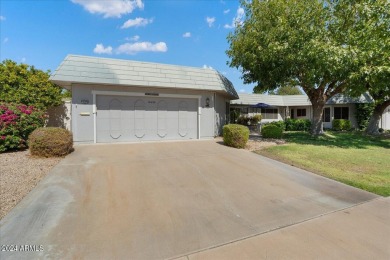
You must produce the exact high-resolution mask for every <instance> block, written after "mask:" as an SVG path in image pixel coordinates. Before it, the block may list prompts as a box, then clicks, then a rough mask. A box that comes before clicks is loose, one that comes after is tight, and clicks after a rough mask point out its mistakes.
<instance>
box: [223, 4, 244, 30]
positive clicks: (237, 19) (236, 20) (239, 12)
mask: <svg viewBox="0 0 390 260" xmlns="http://www.w3.org/2000/svg"><path fill="white" fill-rule="evenodd" d="M244 15H245V10H244V8H242V7H238V9H237V14H236V16H235V17H234V18H233V21H232V24H225V25H224V28H226V29H232V28H235V27H236V26H237V25H241V24H242V19H243V18H244Z"/></svg>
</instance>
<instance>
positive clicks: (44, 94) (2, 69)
mask: <svg viewBox="0 0 390 260" xmlns="http://www.w3.org/2000/svg"><path fill="white" fill-rule="evenodd" d="M61 93H62V88H61V87H59V86H57V85H55V84H53V83H52V82H50V81H49V73H48V72H44V71H42V70H39V69H36V68H35V67H34V66H29V65H27V64H17V63H16V62H14V61H12V60H4V61H2V62H1V63H0V102H7V103H17V104H25V105H29V106H34V107H37V108H39V109H43V110H46V109H47V108H48V107H51V106H57V105H60V104H61V98H62V94H61Z"/></svg>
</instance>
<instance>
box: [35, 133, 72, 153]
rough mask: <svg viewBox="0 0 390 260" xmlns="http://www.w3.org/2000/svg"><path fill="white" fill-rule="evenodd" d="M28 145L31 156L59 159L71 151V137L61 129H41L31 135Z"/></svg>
mask: <svg viewBox="0 0 390 260" xmlns="http://www.w3.org/2000/svg"><path fill="white" fill-rule="evenodd" d="M28 145H29V148H30V152H31V154H32V155H35V156H40V157H60V156H65V155H67V154H69V153H71V152H72V151H73V136H72V133H71V132H69V131H68V130H66V129H63V128H59V127H42V128H38V129H36V130H34V132H32V133H31V135H30V136H29V138H28Z"/></svg>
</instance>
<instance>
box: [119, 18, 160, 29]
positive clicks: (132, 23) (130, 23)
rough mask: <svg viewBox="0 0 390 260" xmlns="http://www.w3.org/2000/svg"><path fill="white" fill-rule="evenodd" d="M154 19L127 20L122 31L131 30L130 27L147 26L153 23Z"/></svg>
mask: <svg viewBox="0 0 390 260" xmlns="http://www.w3.org/2000/svg"><path fill="white" fill-rule="evenodd" d="M152 22H153V19H145V18H142V17H137V18H135V19H129V20H127V21H126V22H125V23H124V24H123V25H122V27H121V28H122V29H126V28H130V27H140V26H146V25H147V24H149V23H152Z"/></svg>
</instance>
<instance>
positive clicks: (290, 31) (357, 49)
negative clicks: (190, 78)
mask: <svg viewBox="0 0 390 260" xmlns="http://www.w3.org/2000/svg"><path fill="white" fill-rule="evenodd" d="M241 4H242V6H243V7H244V9H245V16H246V17H245V20H244V21H242V23H241V24H237V26H236V28H235V31H234V32H233V33H231V34H229V36H228V42H229V44H230V48H229V49H228V50H227V55H228V56H229V57H230V61H229V65H230V66H231V67H236V68H240V69H241V70H242V73H243V76H242V78H243V79H244V82H245V83H257V86H256V87H255V88H254V91H255V92H256V91H273V90H275V89H277V88H279V87H281V86H283V85H285V84H286V83H289V82H293V83H294V85H299V86H301V88H302V90H303V91H304V92H305V93H306V94H307V96H308V97H309V99H310V101H311V103H312V107H313V123H312V128H311V133H312V134H315V135H318V134H321V133H322V112H323V107H324V105H325V103H326V102H327V100H328V99H329V98H331V97H332V96H334V95H336V94H339V93H346V92H347V91H350V90H354V91H355V92H356V93H358V92H359V93H361V92H362V91H363V88H364V86H367V84H366V82H365V81H364V80H356V79H357V78H360V79H361V69H362V66H363V65H364V64H366V62H367V58H366V56H364V55H363V56H360V55H361V52H362V51H363V50H362V49H361V44H362V42H364V41H365V40H366V38H367V37H372V38H371V39H370V42H375V41H381V40H383V39H384V37H386V35H383V34H381V33H382V31H378V32H376V31H375V26H376V24H379V23H381V22H383V20H384V17H386V14H384V13H383V12H388V5H389V4H388V3H387V0H378V1H374V0H369V1H367V0H365V1H364V0H356V1H353V0H340V1H333V0H329V1H325V0H322V1H314V0H310V1H301V0H290V1H285V0H268V1H261V0H253V1H250V2H249V1H245V0H243V1H242V2H241ZM380 6H385V8H380ZM363 12H374V13H375V12H382V13H375V15H373V16H371V17H365V16H364V15H363V14H364V13H363ZM353 30H358V33H359V34H360V36H361V39H360V40H359V39H357V38H354V39H353V40H351V35H352V36H355V35H357V33H355V34H351V32H352V31H353ZM366 32H368V34H366ZM367 41H368V40H367ZM387 57H388V56H387ZM372 62H375V61H372ZM358 75H359V76H358ZM369 88H371V86H369Z"/></svg>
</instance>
